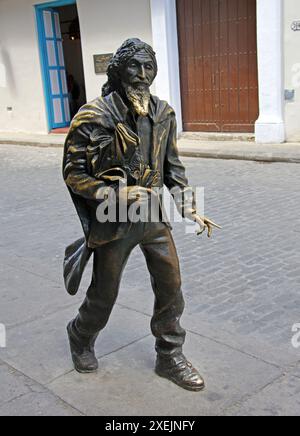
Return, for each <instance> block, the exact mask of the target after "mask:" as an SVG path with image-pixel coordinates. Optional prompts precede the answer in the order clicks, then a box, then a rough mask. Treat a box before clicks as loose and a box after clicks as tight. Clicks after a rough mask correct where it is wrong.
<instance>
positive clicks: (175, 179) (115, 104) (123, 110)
mask: <svg viewBox="0 0 300 436" xmlns="http://www.w3.org/2000/svg"><path fill="white" fill-rule="evenodd" d="M128 110H129V109H128V107H127V106H126V105H125V103H124V102H123V100H122V98H121V97H120V96H119V94H118V93H117V92H113V93H112V94H110V95H109V96H107V97H105V98H102V97H100V98H97V99H96V100H94V101H93V102H91V103H89V104H87V105H85V106H83V107H82V108H81V109H80V111H79V112H78V114H77V115H76V116H75V118H74V120H73V121H72V124H71V128H70V132H69V134H68V137H67V139H66V142H65V148H64V159H63V177H64V180H65V183H66V184H67V187H68V189H69V191H70V194H71V197H72V200H73V202H74V205H75V207H76V210H77V213H78V215H79V218H80V220H81V224H82V227H83V231H84V234H85V239H84V240H80V241H76V242H75V243H74V244H72V245H71V246H70V247H68V248H67V252H66V260H65V279H66V286H67V289H68V288H69V289H68V291H69V292H70V293H72V294H74V293H76V292H77V289H78V286H79V283H80V279H81V275H82V272H83V269H84V267H85V263H86V261H87V260H88V258H89V256H90V254H91V250H92V249H93V248H96V247H98V246H100V245H101V244H104V243H107V242H110V241H113V240H116V239H120V238H123V237H124V236H125V235H126V233H127V232H128V230H129V227H130V223H109V222H107V223H101V224H100V223H99V222H97V220H96V219H95V208H94V207H93V204H95V205H96V204H97V193H98V190H99V188H101V187H103V186H105V182H103V181H101V180H99V179H97V178H96V177H95V172H99V171H101V170H106V169H107V168H109V166H110V163H111V161H110V159H111V154H110V153H109V152H108V151H109V148H110V147H111V146H112V141H113V138H114V135H115V132H116V127H117V125H118V124H123V125H124V126H125V128H128V129H130V128H131V127H130V126H129V125H128V124H127V120H128V117H127V115H128ZM149 116H150V118H151V119H152V123H153V147H152V151H151V168H152V169H153V170H156V171H158V173H159V174H160V179H159V182H158V186H159V187H162V186H163V185H166V186H167V188H168V189H172V188H174V187H179V188H180V189H181V190H185V189H187V188H188V180H187V178H186V175H185V169H184V166H183V165H182V163H181V161H180V159H179V156H178V149H177V126H176V117H175V113H174V110H173V109H172V108H171V107H170V106H169V105H168V103H166V102H164V101H161V100H159V99H158V98H157V97H154V96H152V97H151V102H150V112H149ZM99 156H101V159H100V158H99ZM178 207H179V209H180V205H178ZM78 274H79V276H78ZM78 280H79V281H78ZM71 282H72V283H73V285H70V283H71ZM70 286H71V287H73V289H70Z"/></svg>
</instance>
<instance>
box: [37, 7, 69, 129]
mask: <svg viewBox="0 0 300 436" xmlns="http://www.w3.org/2000/svg"><path fill="white" fill-rule="evenodd" d="M75 4H76V0H56V1H52V2H48V3H42V4H39V5H36V6H35V12H36V20H37V31H38V41H39V52H40V60H41V69H42V79H43V87H44V94H45V100H46V113H47V121H48V129H49V131H50V130H52V129H55V128H60V127H67V126H68V125H69V124H70V120H68V118H69V116H68V115H66V110H65V106H64V104H63V103H62V102H63V98H64V94H63V90H62V83H61V76H60V74H59V75H58V76H59V88H60V97H61V105H62V107H61V109H62V114H63V120H62V122H61V123H57V122H55V117H54V109H53V99H54V98H55V96H53V94H52V88H51V82H50V70H51V67H50V66H49V63H48V55H47V49H46V35H45V28H44V17H43V14H44V11H46V10H48V11H51V8H57V7H60V6H68V5H75ZM53 29H54V32H55V24H54V23H53ZM56 36H57V35H56V34H54V38H53V40H54V42H55V46H56V50H55V51H56V58H57V62H58V53H57V44H56V42H57V38H56ZM58 65H59V64H58ZM57 70H58V71H59V70H61V68H60V67H58V68H57Z"/></svg>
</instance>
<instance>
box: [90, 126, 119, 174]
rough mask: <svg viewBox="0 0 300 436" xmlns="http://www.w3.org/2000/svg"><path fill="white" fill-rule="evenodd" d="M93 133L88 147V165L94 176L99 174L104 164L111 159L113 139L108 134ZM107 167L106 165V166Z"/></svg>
mask: <svg viewBox="0 0 300 436" xmlns="http://www.w3.org/2000/svg"><path fill="white" fill-rule="evenodd" d="M97 133H98V132H97V131H96V132H92V135H91V137H90V144H89V145H88V147H87V151H86V154H87V163H88V168H89V170H90V172H91V174H92V175H95V174H96V173H98V172H99V171H100V170H101V169H102V167H103V165H104V163H105V162H106V161H107V160H109V159H110V155H111V146H112V143H113V137H112V136H109V135H108V134H99V133H98V134H97ZM104 166H105V165H104Z"/></svg>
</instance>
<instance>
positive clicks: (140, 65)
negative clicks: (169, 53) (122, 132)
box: [122, 51, 156, 116]
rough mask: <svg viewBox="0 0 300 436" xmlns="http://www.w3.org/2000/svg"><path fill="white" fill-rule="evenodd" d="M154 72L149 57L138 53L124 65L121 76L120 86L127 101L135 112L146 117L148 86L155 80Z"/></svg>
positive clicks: (141, 52)
mask: <svg viewBox="0 0 300 436" xmlns="http://www.w3.org/2000/svg"><path fill="white" fill-rule="evenodd" d="M155 75H156V71H155V66H154V62H153V60H152V59H151V56H150V55H149V54H148V53H146V52H144V51H140V52H138V53H136V54H135V55H134V56H133V57H132V58H131V59H130V60H129V61H128V62H127V64H126V66H125V68H124V71H123V74H122V85H123V88H124V90H125V93H126V96H127V98H128V100H129V101H130V102H131V103H132V105H133V107H134V109H135V111H136V112H137V113H138V114H139V115H142V116H146V115H147V114H148V111H149V103H150V86H151V85H152V83H153V81H154V79H155Z"/></svg>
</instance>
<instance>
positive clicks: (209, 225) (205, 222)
mask: <svg viewBox="0 0 300 436" xmlns="http://www.w3.org/2000/svg"><path fill="white" fill-rule="evenodd" d="M193 218H194V221H195V222H196V223H198V224H199V226H200V230H199V231H198V232H197V235H202V234H203V233H204V232H205V231H206V229H207V236H208V237H209V238H210V237H211V236H212V232H213V228H214V227H215V228H216V229H222V227H221V226H219V225H218V224H216V223H215V222H213V221H212V220H210V219H209V218H207V217H205V216H204V217H202V216H200V215H197V214H194V215H193Z"/></svg>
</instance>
